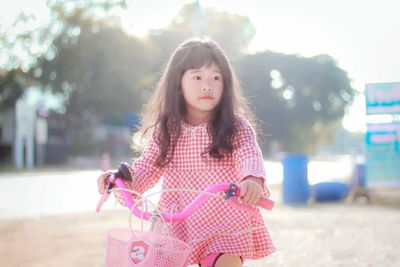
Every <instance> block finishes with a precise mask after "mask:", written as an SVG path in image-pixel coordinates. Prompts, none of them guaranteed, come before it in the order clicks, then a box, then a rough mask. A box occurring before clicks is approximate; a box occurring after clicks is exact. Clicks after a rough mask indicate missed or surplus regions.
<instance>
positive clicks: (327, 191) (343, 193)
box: [311, 182, 350, 202]
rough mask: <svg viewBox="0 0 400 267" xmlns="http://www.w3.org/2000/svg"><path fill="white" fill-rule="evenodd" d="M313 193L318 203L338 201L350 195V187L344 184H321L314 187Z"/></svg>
mask: <svg viewBox="0 0 400 267" xmlns="http://www.w3.org/2000/svg"><path fill="white" fill-rule="evenodd" d="M311 191H312V195H313V198H314V199H315V201H317V202H325V201H338V200H342V199H345V198H346V197H347V196H348V195H349V191H350V187H349V185H348V184H346V183H343V182H321V183H317V184H315V185H313V186H312V188H311Z"/></svg>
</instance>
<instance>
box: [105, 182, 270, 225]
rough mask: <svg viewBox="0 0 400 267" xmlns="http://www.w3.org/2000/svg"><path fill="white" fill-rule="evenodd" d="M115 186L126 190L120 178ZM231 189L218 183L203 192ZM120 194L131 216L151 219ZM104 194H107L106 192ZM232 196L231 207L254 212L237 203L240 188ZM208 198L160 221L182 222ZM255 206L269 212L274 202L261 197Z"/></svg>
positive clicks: (127, 194) (200, 198)
mask: <svg viewBox="0 0 400 267" xmlns="http://www.w3.org/2000/svg"><path fill="white" fill-rule="evenodd" d="M115 184H116V185H117V187H119V188H122V189H127V186H126V184H125V183H124V182H123V180H122V179H120V178H117V179H116V180H115ZM231 187H232V184H230V183H220V184H216V185H213V186H211V187H209V188H207V189H206V190H205V192H208V193H218V192H227V191H228V190H230V189H231ZM120 193H121V195H122V197H123V199H124V201H125V204H126V206H127V207H128V208H129V209H130V210H131V212H132V214H134V215H135V216H137V217H139V218H143V219H145V220H150V219H151V214H150V213H149V212H143V211H142V210H140V209H139V208H138V207H136V206H135V202H134V200H133V198H132V195H131V193H130V192H127V191H124V190H121V191H120ZM105 194H107V192H106V193H105ZM233 194H235V195H233V196H232V197H230V198H229V199H228V201H230V202H229V203H230V204H231V205H233V206H235V207H237V208H239V209H241V210H248V211H250V212H252V213H254V212H255V210H254V209H253V208H251V207H250V206H249V205H247V204H244V203H240V202H239V201H238V197H239V196H240V188H238V190H237V191H236V192H235V193H233ZM209 197H210V196H209V195H207V194H201V195H199V196H197V197H196V198H195V199H194V200H193V201H192V202H191V203H190V204H189V205H188V206H186V207H185V208H184V209H183V210H182V211H180V212H178V213H162V214H161V216H162V219H163V220H164V221H170V222H178V221H182V220H184V219H186V218H187V217H189V216H190V215H191V214H193V213H194V212H195V211H197V210H198V209H199V208H200V206H201V205H202V204H203V203H204V202H205V201H207V200H208V198H209ZM256 205H257V206H260V207H262V208H264V209H267V210H271V209H272V208H273V206H274V202H273V201H272V200H270V199H268V198H265V197H262V198H261V199H260V201H259V202H258V203H257V204H256Z"/></svg>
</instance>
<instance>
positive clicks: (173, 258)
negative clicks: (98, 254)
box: [106, 228, 190, 267]
mask: <svg viewBox="0 0 400 267" xmlns="http://www.w3.org/2000/svg"><path fill="white" fill-rule="evenodd" d="M189 253H190V246H189V245H188V244H187V243H185V242H183V241H181V240H179V239H176V238H173V237H171V236H168V235H163V234H159V233H156V232H152V231H150V232H142V231H135V230H132V229H129V228H113V229H110V230H109V231H108V233H107V255H106V267H133V266H134V267H140V266H146V267H153V266H154V267H180V266H186V265H185V264H186V260H187V258H188V257H189Z"/></svg>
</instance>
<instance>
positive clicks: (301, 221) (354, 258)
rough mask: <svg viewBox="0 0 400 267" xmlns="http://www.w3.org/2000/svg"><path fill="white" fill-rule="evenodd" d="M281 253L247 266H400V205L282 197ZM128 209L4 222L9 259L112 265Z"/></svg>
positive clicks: (276, 216)
mask: <svg viewBox="0 0 400 267" xmlns="http://www.w3.org/2000/svg"><path fill="white" fill-rule="evenodd" d="M264 217H265V221H266V223H267V225H268V228H269V231H270V233H271V235H272V238H273V240H274V243H275V245H276V247H277V252H276V253H275V254H273V255H271V256H269V257H268V258H266V259H263V260H260V261H246V262H245V266H249V267H250V266H252V267H255V266H284V267H290V266H296V267H297V266H307V267H312V266H352V267H356V266H360V267H361V266H362V267H365V266H374V267H375V266H384V267H390V266H400V254H399V248H400V227H399V222H400V209H399V206H398V205H377V204H374V205H368V204H360V203H358V204H349V203H335V204H332V203H330V204H316V203H311V204H309V205H308V206H307V207H288V206H285V205H282V204H280V203H278V204H277V206H276V207H275V209H274V210H273V211H271V212H265V213H264ZM128 218H129V216H128V213H127V211H125V210H107V211H103V212H102V213H100V214H98V213H95V212H88V213H79V214H67V215H61V216H46V217H39V218H32V219H24V220H5V221H4V220H3V221H0V235H1V238H0V263H1V266H7V267H14V266H15V267H16V266H32V267H39V266H40V267H47V266H57V267H64V266H65V267H67V266H68V267H70V266H74V267H80V266H85V267H90V266H104V258H105V251H106V247H105V240H106V232H107V230H108V229H109V228H114V227H127V226H128Z"/></svg>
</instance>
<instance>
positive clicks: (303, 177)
mask: <svg viewBox="0 0 400 267" xmlns="http://www.w3.org/2000/svg"><path fill="white" fill-rule="evenodd" d="M307 163H308V159H307V156H306V155H300V154H299V155H286V156H285V157H284V158H283V160H282V164H283V182H282V195H283V202H284V203H285V204H288V205H305V204H307V201H308V198H309V197H310V186H309V184H308V178H307Z"/></svg>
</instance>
